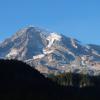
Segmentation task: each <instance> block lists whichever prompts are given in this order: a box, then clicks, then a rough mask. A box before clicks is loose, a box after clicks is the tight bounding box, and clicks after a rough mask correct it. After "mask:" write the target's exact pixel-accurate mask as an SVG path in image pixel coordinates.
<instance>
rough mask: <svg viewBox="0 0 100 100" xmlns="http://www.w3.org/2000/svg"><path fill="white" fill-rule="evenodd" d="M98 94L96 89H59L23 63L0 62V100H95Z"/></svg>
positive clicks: (12, 61)
mask: <svg viewBox="0 0 100 100" xmlns="http://www.w3.org/2000/svg"><path fill="white" fill-rule="evenodd" d="M99 93H100V88H98V87H97V88H96V87H86V88H82V89H80V88H77V87H64V86H62V87H61V86H59V85H57V84H56V83H53V82H52V81H51V80H49V79H47V78H45V77H44V76H43V75H41V74H40V73H39V72H38V71H36V70H35V69H34V68H32V67H30V66H29V65H27V64H25V63H23V62H20V61H15V60H0V100H75V99H77V100H87V99H88V100H89V99H91V98H92V99H94V100H97V97H98V98H99V97H100V96H99ZM2 98H3V99H2Z"/></svg>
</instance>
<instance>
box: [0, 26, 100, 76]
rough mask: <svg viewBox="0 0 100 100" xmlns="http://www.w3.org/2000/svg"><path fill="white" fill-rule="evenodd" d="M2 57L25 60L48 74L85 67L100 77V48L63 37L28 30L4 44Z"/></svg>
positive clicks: (76, 70) (37, 29)
mask: <svg viewBox="0 0 100 100" xmlns="http://www.w3.org/2000/svg"><path fill="white" fill-rule="evenodd" d="M0 58H4V59H17V60H21V61H24V62H26V63H28V64H30V65H31V66H35V68H36V69H38V70H39V71H40V72H42V73H46V74H48V73H59V72H60V73H61V72H67V71H69V70H70V71H73V72H78V73H79V72H81V70H82V69H83V68H84V67H82V66H86V68H87V71H88V73H90V74H91V73H92V74H99V69H100V64H99V63H100V46H97V45H91V44H90V45H82V44H81V42H79V41H78V40H76V39H73V38H69V37H66V36H64V35H62V34H58V33H54V32H47V31H45V30H43V29H41V28H38V27H27V28H23V29H21V30H19V31H18V32H17V33H16V34H14V35H13V36H12V37H11V38H8V39H6V40H5V41H4V42H2V43H1V44H0ZM97 65H99V67H97Z"/></svg>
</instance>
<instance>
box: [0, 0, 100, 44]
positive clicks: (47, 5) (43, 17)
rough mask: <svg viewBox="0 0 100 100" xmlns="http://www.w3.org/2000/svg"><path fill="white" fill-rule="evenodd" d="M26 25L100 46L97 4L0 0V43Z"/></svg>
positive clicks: (99, 1)
mask: <svg viewBox="0 0 100 100" xmlns="http://www.w3.org/2000/svg"><path fill="white" fill-rule="evenodd" d="M28 25H35V26H39V27H42V28H46V29H49V30H50V31H55V32H58V33H62V34H64V35H66V36H70V37H74V38H77V39H78V40H80V41H82V42H83V43H94V44H99V45H100V0H0V41H2V40H3V39H5V38H7V37H9V36H11V35H12V34H14V33H15V32H16V31H17V30H19V29H20V28H23V27H25V26H28Z"/></svg>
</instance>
